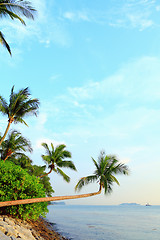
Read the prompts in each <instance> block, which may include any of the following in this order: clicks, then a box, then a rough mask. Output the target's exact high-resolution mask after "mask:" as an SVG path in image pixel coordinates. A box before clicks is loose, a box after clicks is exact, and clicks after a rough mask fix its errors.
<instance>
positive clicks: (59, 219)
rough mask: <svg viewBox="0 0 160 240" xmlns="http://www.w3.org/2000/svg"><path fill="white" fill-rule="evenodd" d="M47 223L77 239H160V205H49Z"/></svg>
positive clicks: (63, 233)
mask: <svg viewBox="0 0 160 240" xmlns="http://www.w3.org/2000/svg"><path fill="white" fill-rule="evenodd" d="M47 220H48V221H50V222H52V223H56V225H55V226H56V230H57V231H58V232H59V233H61V234H62V235H63V236H65V237H67V238H69V239H74V240H160V206H150V207H146V206H82V205H81V206H78V205H76V206H75V205H64V206H61V205H50V206H49V213H48V214H47Z"/></svg>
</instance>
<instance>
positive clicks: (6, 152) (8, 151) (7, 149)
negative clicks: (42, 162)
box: [0, 130, 32, 162]
mask: <svg viewBox="0 0 160 240" xmlns="http://www.w3.org/2000/svg"><path fill="white" fill-rule="evenodd" d="M26 151H28V152H32V147H31V143H30V141H29V140H27V139H26V138H24V137H23V136H22V135H21V133H20V132H18V131H16V130H13V131H11V133H10V134H9V135H8V138H7V139H6V140H5V141H4V142H3V143H2V145H1V149H0V153H1V159H2V160H4V162H5V161H6V160H7V159H8V158H9V157H10V156H12V157H13V158H14V157H17V156H18V157H20V158H22V157H23V158H24V157H26V155H25V154H24V153H23V152H26ZM21 160H22V159H21ZM23 160H24V159H23ZM25 161H26V158H25Z"/></svg>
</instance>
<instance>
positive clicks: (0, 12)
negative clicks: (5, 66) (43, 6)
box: [0, 0, 36, 55]
mask: <svg viewBox="0 0 160 240" xmlns="http://www.w3.org/2000/svg"><path fill="white" fill-rule="evenodd" d="M35 11H36V10H35V9H34V8H33V7H32V6H31V5H30V2H29V1H25V0H0V17H1V18H2V17H9V18H10V19H12V20H15V19H18V20H19V21H20V22H21V23H22V24H24V25H26V24H25V21H24V20H23V19H22V18H21V17H20V16H21V15H22V16H25V17H27V18H30V19H34V13H35ZM0 43H1V44H2V45H4V47H6V49H7V50H8V52H9V53H10V55H11V49H10V47H9V45H8V43H7V42H6V40H5V37H4V35H3V33H2V32H0Z"/></svg>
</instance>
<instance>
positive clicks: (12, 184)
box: [0, 161, 48, 220]
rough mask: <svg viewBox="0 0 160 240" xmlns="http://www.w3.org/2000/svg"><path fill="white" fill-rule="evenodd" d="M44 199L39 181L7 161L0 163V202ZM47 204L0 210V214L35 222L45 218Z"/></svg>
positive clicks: (43, 191) (43, 192) (42, 188)
mask: <svg viewBox="0 0 160 240" xmlns="http://www.w3.org/2000/svg"><path fill="white" fill-rule="evenodd" d="M40 197H45V190H44V187H43V185H42V184H41V183H40V181H39V179H38V178H36V177H35V176H31V175H29V174H28V173H27V171H26V170H24V169H22V168H21V167H20V166H17V165H15V164H14V163H11V162H9V161H6V162H3V161H0V201H2V202H3V201H12V200H19V199H30V198H40ZM47 204H48V203H46V202H45V203H33V204H25V205H17V206H10V207H5V208H0V214H2V213H3V214H4V213H5V214H11V215H12V216H15V217H19V218H22V219H34V220H36V219H37V218H38V217H39V216H40V215H41V216H44V217H45V214H46V213H47V212H48V209H47Z"/></svg>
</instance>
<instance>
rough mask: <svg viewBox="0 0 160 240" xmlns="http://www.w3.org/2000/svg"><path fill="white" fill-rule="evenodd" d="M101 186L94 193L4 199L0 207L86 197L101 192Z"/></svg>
mask: <svg viewBox="0 0 160 240" xmlns="http://www.w3.org/2000/svg"><path fill="white" fill-rule="evenodd" d="M101 190H102V188H101V186H100V189H99V191H98V192H95V193H87V194H80V195H72V196H58V197H45V198H32V199H22V200H15V201H6V202H0V207H7V206H13V205H19V204H28V203H38V202H50V201H61V200H67V199H76V198H86V197H91V196H95V195H98V194H100V193H101Z"/></svg>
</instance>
